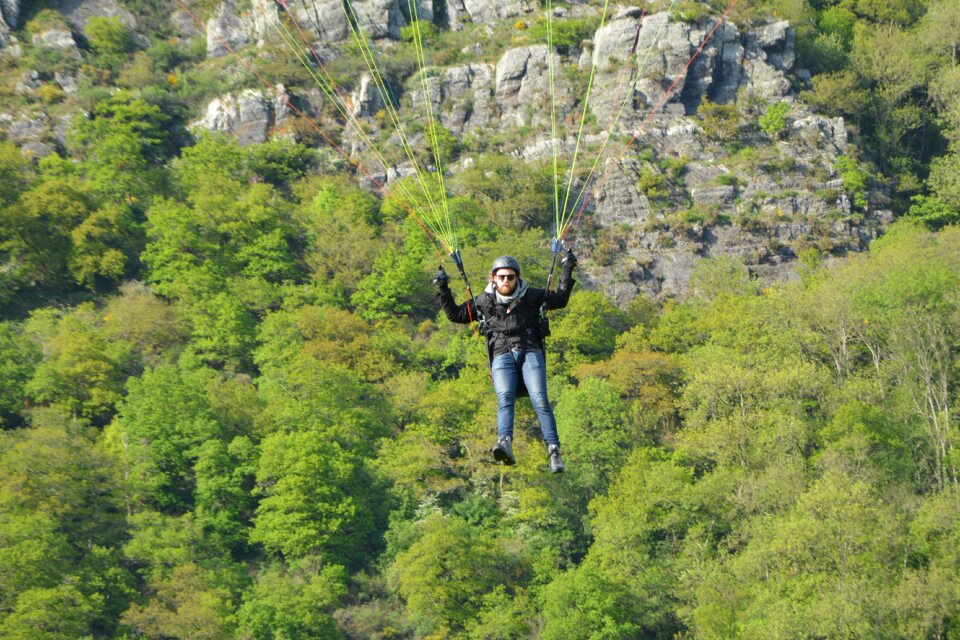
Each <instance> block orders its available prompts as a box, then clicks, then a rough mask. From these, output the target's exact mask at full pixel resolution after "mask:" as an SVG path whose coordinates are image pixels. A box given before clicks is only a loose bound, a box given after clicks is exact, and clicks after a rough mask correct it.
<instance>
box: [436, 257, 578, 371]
mask: <svg viewBox="0 0 960 640" xmlns="http://www.w3.org/2000/svg"><path fill="white" fill-rule="evenodd" d="M575 282H576V281H575V280H574V279H573V278H572V277H569V276H567V274H564V275H563V276H562V277H561V278H560V286H559V287H558V288H557V290H556V291H547V290H546V289H537V288H535V287H528V288H527V291H526V293H525V294H524V296H523V298H522V299H521V300H520V302H519V303H517V304H516V305H515V306H514V307H513V310H512V311H510V312H509V313H508V312H507V305H504V304H499V303H498V302H497V296H496V294H495V293H489V292H487V291H484V292H483V293H481V294H480V295H478V296H477V297H476V298H475V300H467V301H466V302H464V303H463V304H461V305H457V303H456V302H455V301H454V299H453V292H451V291H450V288H449V287H441V288H440V292H439V293H438V294H437V295H438V296H439V297H440V306H441V307H443V312H444V313H445V314H446V315H447V318H448V319H449V320H450V321H451V322H458V323H460V324H468V323H469V322H471V321H475V320H478V319H479V314H478V313H477V310H478V309H479V311H480V312H481V313H482V314H483V319H484V320H485V321H486V338H487V355H488V356H489V358H490V359H491V360H492V359H493V357H494V356H498V355H500V354H502V353H509V352H510V351H511V350H512V349H517V348H519V349H524V350H527V351H531V350H534V349H539V350H542V349H543V339H544V337H545V336H544V335H543V333H542V329H541V324H540V307H541V306H542V305H543V303H544V301H546V303H547V309H548V310H549V309H563V308H564V307H565V306H567V301H568V300H569V299H570V292H571V291H572V290H573V285H574V283H575ZM518 286H519V283H518Z"/></svg>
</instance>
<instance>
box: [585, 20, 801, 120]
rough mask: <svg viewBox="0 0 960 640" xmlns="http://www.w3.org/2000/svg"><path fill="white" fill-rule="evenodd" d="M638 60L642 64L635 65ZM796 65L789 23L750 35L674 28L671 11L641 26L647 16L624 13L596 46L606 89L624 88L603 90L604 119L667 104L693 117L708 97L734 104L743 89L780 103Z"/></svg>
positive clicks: (596, 104) (709, 26) (727, 29)
mask: <svg viewBox="0 0 960 640" xmlns="http://www.w3.org/2000/svg"><path fill="white" fill-rule="evenodd" d="M711 32H712V34H713V35H712V36H711V37H710V40H709V42H707V44H706V46H705V47H703V50H702V51H701V52H700V54H699V55H697V57H696V59H695V60H693V62H692V63H690V64H689V66H688V62H689V61H690V59H691V57H692V56H693V55H694V54H695V53H696V52H697V50H698V49H699V48H700V46H701V44H702V43H703V42H704V40H706V39H707V37H708V36H710V34H711ZM632 58H635V59H636V64H635V65H632V64H630V60H631V59H632ZM795 61H796V54H795V51H794V33H793V30H792V29H790V28H789V26H788V24H787V23H786V22H781V23H777V24H775V25H770V26H768V27H764V28H763V29H761V30H759V32H756V33H753V32H751V33H750V34H747V35H743V34H741V33H740V32H739V30H738V29H737V28H736V26H734V25H732V24H729V23H724V24H721V25H717V24H716V22H707V23H706V24H704V25H702V26H697V25H691V24H687V23H683V22H672V21H671V20H670V18H669V15H668V14H667V13H658V14H654V15H651V16H646V17H643V18H642V20H641V12H640V11H639V10H637V9H631V10H627V11H623V12H621V13H619V14H617V15H615V16H614V17H613V19H611V20H610V21H609V23H608V24H606V25H604V27H603V28H602V29H600V30H599V31H598V32H597V34H596V36H595V39H594V42H593V63H594V64H595V65H596V68H597V73H598V79H597V82H598V84H600V85H601V86H609V87H611V88H612V87H620V88H621V90H620V91H619V92H618V91H612V92H610V93H603V92H599V94H598V96H597V99H595V100H594V101H593V112H594V114H595V115H596V116H597V117H598V118H601V117H609V116H610V114H612V113H616V112H617V110H618V109H619V107H620V105H621V104H628V105H637V106H639V107H640V108H639V109H638V110H639V111H643V110H646V109H650V108H652V107H653V106H655V105H657V104H659V103H660V102H661V101H662V100H664V99H665V100H666V110H667V111H673V112H677V113H685V114H687V115H691V114H693V113H696V111H697V108H698V106H699V105H700V102H701V101H702V100H703V99H704V98H708V99H710V100H711V101H713V102H717V103H728V102H731V101H733V100H734V99H735V98H736V96H737V92H738V91H739V90H740V89H746V90H747V91H748V92H750V93H752V94H754V95H756V96H758V97H759V98H761V99H763V100H767V101H777V100H780V99H782V98H783V97H784V96H786V95H787V94H788V93H789V90H790V83H789V81H788V80H787V78H786V75H785V74H786V73H788V72H790V71H791V70H792V69H793V65H794V63H795ZM674 83H676V86H675V88H674V90H673V91H672V93H670V94H669V95H668V94H667V90H668V89H669V88H670V87H671V86H673V85H674ZM628 120H629V116H628Z"/></svg>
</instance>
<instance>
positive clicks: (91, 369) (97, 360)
mask: <svg viewBox="0 0 960 640" xmlns="http://www.w3.org/2000/svg"><path fill="white" fill-rule="evenodd" d="M101 323H102V318H101V317H99V314H98V312H97V310H96V309H95V308H94V307H93V305H92V304H90V303H84V304H82V305H80V306H79V307H77V308H76V309H74V310H73V311H69V312H66V313H62V312H59V311H57V310H55V309H42V310H40V311H37V312H34V314H33V315H32V317H31V318H30V320H28V321H27V323H26V325H25V331H26V332H27V334H28V335H30V336H31V337H33V338H34V340H35V341H36V342H37V344H38V345H39V346H40V348H41V349H43V351H44V354H45V357H44V359H43V360H42V361H41V362H40V363H39V364H38V365H37V367H36V369H35V370H34V373H33V377H32V378H31V379H30V381H29V382H28V383H27V386H26V391H27V394H28V395H29V397H30V398H32V399H33V400H34V401H35V402H38V403H42V404H48V405H51V406H55V407H59V408H62V409H63V410H65V411H67V412H69V413H70V414H72V415H73V416H75V417H76V418H82V419H85V420H89V421H93V422H95V423H97V424H103V423H104V422H106V421H107V420H109V418H110V416H111V415H112V413H113V411H114V408H115V405H116V403H117V402H118V401H119V400H120V397H121V395H122V390H123V382H124V380H125V379H126V373H127V371H126V369H127V366H128V363H129V361H130V349H129V345H128V344H126V343H124V342H113V341H110V340H108V339H107V338H106V336H104V335H103V333H101V331H100V325H101Z"/></svg>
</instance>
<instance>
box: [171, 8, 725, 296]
mask: <svg viewBox="0 0 960 640" xmlns="http://www.w3.org/2000/svg"><path fill="white" fill-rule="evenodd" d="M274 1H275V2H276V4H277V5H278V7H279V8H280V10H282V12H283V15H285V17H286V19H285V20H279V21H273V22H274V27H275V29H276V31H277V34H278V35H279V37H280V38H281V39H282V40H283V42H284V43H285V45H286V46H287V47H288V48H289V49H290V51H292V52H293V54H294V55H295V56H296V58H297V60H298V61H299V62H300V64H301V65H302V66H303V68H304V69H305V70H306V73H307V74H309V76H310V77H311V78H312V79H313V81H314V82H315V83H316V85H317V86H318V87H319V88H320V90H321V92H322V93H323V95H324V96H325V97H326V98H327V100H329V101H330V103H331V104H332V105H334V107H335V108H336V110H337V112H338V114H339V117H340V118H341V119H342V120H343V121H344V122H345V123H347V125H348V126H349V127H350V128H351V129H352V130H353V131H354V133H355V134H356V136H357V137H358V139H359V140H360V141H361V142H362V143H363V145H364V146H365V147H366V148H367V149H368V150H369V152H370V153H371V154H372V156H373V158H374V159H375V160H376V161H377V162H378V163H379V164H380V165H381V167H382V174H383V175H388V173H389V171H388V162H387V160H386V159H385V158H384V155H383V153H382V151H381V150H380V149H379V148H378V147H377V145H376V144H375V143H374V141H373V140H372V139H371V137H370V134H369V132H368V130H367V128H365V126H364V124H363V122H362V121H361V119H360V117H359V116H358V115H356V113H355V112H354V110H353V109H351V108H350V107H349V106H348V104H349V100H348V98H347V97H346V96H345V95H344V93H343V91H342V90H341V88H340V87H339V86H338V84H337V83H336V82H335V81H334V78H333V76H332V75H331V73H330V72H329V70H328V69H327V67H326V66H325V65H324V63H323V61H322V59H321V57H320V55H318V53H317V51H316V50H315V48H314V46H313V44H312V43H311V40H310V38H309V37H308V35H307V34H306V33H305V32H304V30H303V28H301V26H300V24H299V23H298V22H297V19H296V17H295V15H294V13H293V11H291V10H290V7H289V6H288V0H274ZM676 1H677V0H671V1H670V7H669V8H668V9H667V10H668V11H669V10H670V9H672V8H673V6H674V4H675V3H676ZM176 2H177V4H179V5H180V7H181V9H183V11H184V12H185V13H186V14H187V15H188V16H190V17H191V18H192V19H193V20H194V22H196V23H197V25H198V26H200V27H201V28H203V26H204V24H203V22H202V21H201V20H200V19H199V18H197V17H196V16H195V15H194V14H193V13H191V12H190V10H189V9H188V8H187V7H186V6H184V4H183V3H182V2H181V0H176ZM649 2H650V0H645V2H644V5H643V8H642V10H641V15H640V19H639V21H638V22H637V30H636V34H635V37H634V39H633V44H632V46H631V47H630V51H629V55H627V56H625V57H624V61H623V70H622V71H623V72H621V73H620V74H619V83H618V87H617V89H616V90H615V92H614V94H613V95H619V94H620V93H621V92H622V93H623V98H622V100H620V102H619V104H618V105H617V104H615V105H614V109H613V110H612V113H611V115H610V118H609V122H608V123H607V126H606V128H605V130H604V131H603V132H602V135H603V139H602V143H601V144H600V146H599V149H598V150H597V152H596V153H595V154H594V157H593V161H592V162H591V163H590V164H589V169H588V170H587V172H586V175H585V177H582V178H581V179H580V180H579V183H580V184H579V187H578V188H576V189H575V188H574V184H575V183H576V182H577V181H578V180H577V178H578V176H577V163H578V159H579V156H580V155H581V149H582V144H581V142H582V141H583V133H584V124H585V123H586V122H587V120H588V117H587V116H588V109H589V105H590V96H591V93H592V91H593V85H594V79H595V77H596V70H597V56H596V55H594V56H592V63H591V66H590V72H589V74H588V76H587V82H586V88H585V92H584V98H583V101H582V106H581V108H580V110H579V111H580V113H579V122H578V124H577V130H576V141H575V143H574V145H573V153H572V158H571V159H570V162H569V166H568V167H567V168H565V169H564V170H561V168H560V164H559V163H560V160H559V152H558V147H559V146H560V138H559V134H558V131H557V108H556V99H555V82H554V77H555V69H554V67H555V60H554V58H555V52H554V42H553V37H554V28H553V22H554V8H553V0H545V2H544V11H545V14H546V25H547V29H546V32H547V42H546V45H547V74H548V81H549V95H550V123H551V142H552V150H553V154H552V156H553V196H554V198H553V211H554V233H553V238H552V239H551V241H550V251H551V254H552V255H551V260H550V269H549V273H548V276H547V286H546V288H547V289H548V290H549V289H550V286H551V284H552V279H553V273H554V268H555V266H556V263H557V257H558V256H559V254H560V252H561V251H562V250H563V249H564V248H565V243H566V242H568V241H569V240H570V239H571V238H572V236H573V234H571V231H572V230H573V229H575V227H576V226H577V224H578V223H579V221H580V219H581V217H582V216H583V212H584V209H585V208H586V206H587V202H588V198H589V196H590V194H591V193H597V192H599V191H600V188H601V186H602V185H603V183H604V182H605V180H606V178H607V175H608V172H609V169H610V167H612V166H616V165H617V164H620V162H621V161H622V160H623V158H624V156H625V155H626V154H627V153H628V152H629V150H630V148H631V147H632V146H633V144H634V142H636V140H637V138H638V137H639V136H640V135H641V134H643V132H644V130H645V129H646V127H647V125H648V124H649V123H650V121H651V119H652V118H653V116H654V115H655V114H656V113H657V112H658V111H659V110H660V109H661V108H662V107H663V105H664V104H666V102H667V101H668V100H669V98H670V96H671V95H672V94H673V92H674V90H675V89H676V88H677V85H678V84H679V82H680V81H681V80H682V79H683V78H684V77H685V76H686V73H687V71H688V70H689V68H690V66H691V65H692V64H693V63H694V61H695V60H696V59H697V58H698V57H699V56H700V54H701V53H702V52H703V50H704V48H705V47H706V46H707V43H709V42H710V40H711V39H712V38H713V36H714V34H715V33H716V31H717V29H718V28H719V27H720V25H721V24H723V22H724V21H725V20H726V18H727V16H728V15H729V13H730V12H731V11H732V10H733V8H734V6H735V5H736V4H737V2H738V0H731V2H730V4H729V5H728V6H727V8H726V10H725V11H724V12H723V14H722V16H721V17H720V18H719V19H718V20H717V21H716V23H715V24H714V26H713V27H712V29H710V31H709V32H707V34H706V35H705V36H704V38H703V40H702V41H701V43H700V46H699V47H698V48H697V49H696V51H695V52H694V53H693V54H692V55H691V56H690V58H689V59H688V60H687V62H686V64H685V65H684V66H683V68H682V69H681V70H680V71H679V72H678V73H677V75H676V76H675V77H674V79H673V81H672V82H671V84H670V85H669V86H668V87H667V89H665V90H664V91H663V94H662V96H661V97H660V99H659V101H658V102H657V103H656V104H655V105H653V107H652V108H650V110H649V111H648V113H647V114H646V117H645V118H644V119H643V121H642V123H641V124H640V126H639V127H638V128H637V129H636V130H634V131H633V132H632V135H631V136H630V138H629V140H628V141H626V142H625V143H623V145H622V150H621V152H620V153H619V155H617V156H613V154H609V155H608V154H607V150H608V145H609V143H610V141H611V140H612V139H613V138H614V135H613V134H614V131H615V130H616V127H617V124H618V123H619V122H620V119H621V116H622V115H623V113H624V110H625V108H626V106H627V105H628V104H629V103H630V101H631V97H632V95H633V91H634V88H635V86H636V83H637V82H638V81H639V80H640V78H641V77H642V75H643V70H644V68H645V66H646V64H647V61H648V60H649V58H650V55H651V53H652V52H653V51H654V49H655V47H656V45H657V43H658V42H659V40H660V36H661V35H662V33H663V30H664V28H665V27H666V25H667V21H662V22H660V27H659V29H658V31H657V33H656V34H655V35H654V37H653V38H652V39H650V42H649V44H648V45H647V47H646V50H645V51H643V52H637V50H636V49H637V45H638V42H639V40H640V38H639V36H640V28H641V25H642V23H643V19H644V17H645V16H646V15H647V8H648V6H649ZM609 4H610V0H604V4H603V10H602V14H601V18H600V25H599V27H598V30H600V29H603V27H604V25H605V24H606V21H607V16H608V8H609ZM340 6H341V8H342V9H343V12H344V16H345V18H346V21H347V24H348V25H349V27H350V31H351V34H352V36H353V40H354V43H355V45H356V47H357V50H358V51H359V52H360V54H361V55H362V57H363V60H364V63H365V64H366V67H367V70H368V72H369V78H370V80H371V81H372V83H373V85H374V86H375V87H376V90H377V93H378V94H379V98H380V102H381V104H383V111H384V113H385V115H386V118H387V119H389V122H390V124H391V125H392V126H393V129H394V130H395V132H396V134H397V138H398V139H399V140H400V146H401V148H402V151H403V153H404V154H405V155H406V157H407V159H408V161H409V163H410V166H411V168H412V172H413V177H414V180H412V181H406V180H394V181H391V182H390V183H389V184H383V182H386V181H385V180H384V181H383V182H381V181H379V180H377V179H376V178H375V177H374V176H373V174H372V173H371V172H370V171H369V170H368V169H367V168H366V167H364V166H363V165H362V164H361V163H360V162H359V161H358V160H356V159H355V158H354V157H352V156H351V154H350V153H348V152H347V151H346V150H344V149H343V147H342V146H341V145H340V144H338V143H337V142H336V141H335V140H334V139H332V138H331V137H330V136H328V135H327V134H326V133H325V132H324V131H323V130H322V129H321V128H320V126H319V125H318V124H317V123H316V122H315V121H314V120H313V119H312V118H310V117H309V116H308V115H307V114H305V113H304V112H303V111H302V110H301V109H299V108H297V106H296V105H294V104H293V103H292V102H291V101H290V100H289V98H286V99H285V102H286V106H287V108H289V109H290V110H291V111H292V112H293V113H295V114H296V115H297V116H298V117H299V118H301V119H302V120H303V121H305V122H306V123H307V124H308V125H309V126H310V127H311V128H312V129H313V130H314V131H315V132H317V134H319V135H320V137H322V138H323V139H324V140H325V141H326V142H327V143H328V144H329V145H330V146H331V147H332V148H333V149H334V150H336V151H337V152H338V153H340V154H341V155H343V157H344V158H346V160H347V161H348V162H349V163H350V164H351V165H352V166H353V167H354V168H355V169H356V170H357V171H358V172H359V173H361V174H363V175H364V176H365V177H366V178H367V179H369V180H370V182H371V183H372V184H373V185H374V186H375V187H376V188H377V189H378V190H380V192H381V194H382V195H387V194H388V193H390V192H391V191H392V190H396V191H397V192H398V195H399V196H400V198H399V201H400V203H401V204H400V206H401V207H403V209H404V210H405V211H406V212H407V213H408V214H409V215H410V216H411V217H412V218H413V219H414V220H416V221H417V223H419V225H420V226H421V227H422V228H423V230H424V232H425V233H426V234H427V235H428V236H429V238H430V239H431V241H432V242H433V244H434V247H435V248H436V250H437V252H438V253H440V254H441V259H442V258H443V254H446V255H448V256H450V258H451V259H452V260H453V262H454V264H455V265H456V266H457V269H458V271H459V273H460V276H461V278H462V279H463V281H464V284H465V285H466V289H467V294H468V296H469V297H470V298H473V291H472V289H471V287H470V281H469V279H468V278H467V274H466V271H465V269H464V266H463V259H462V258H461V255H460V246H459V244H458V242H457V235H456V224H455V218H454V217H453V216H451V213H450V208H449V205H448V201H447V190H446V185H445V183H444V167H443V162H442V157H441V145H440V141H439V126H438V120H439V115H438V114H436V113H435V112H434V109H435V107H434V105H433V104H432V102H431V99H430V96H431V94H430V91H429V87H428V77H429V74H428V73H427V58H426V48H425V46H424V34H423V30H422V25H423V22H422V21H421V19H420V6H419V0H407V6H408V11H409V16H410V27H411V32H412V42H413V45H414V48H415V51H416V59H417V65H418V69H419V71H418V76H419V80H420V83H421V94H422V98H423V106H424V113H425V114H426V123H425V125H426V126H425V127H424V131H425V135H426V138H427V140H426V141H427V145H428V147H429V148H430V150H431V151H432V152H433V166H432V167H424V166H422V163H421V161H420V160H418V157H417V154H416V153H415V152H414V149H413V146H412V145H411V143H410V138H409V136H408V135H407V132H406V130H405V129H404V126H403V124H402V122H401V120H400V115H399V113H398V111H397V103H396V100H395V99H394V98H393V96H392V95H391V92H390V91H389V89H388V87H387V83H386V81H385V79H384V76H383V74H382V73H381V70H380V65H379V64H378V62H377V57H376V56H375V55H374V51H373V48H372V47H371V44H370V41H369V39H368V38H367V36H366V35H365V34H364V33H363V30H362V29H361V28H360V23H361V21H360V19H359V16H358V15H357V13H356V10H355V9H354V7H353V5H352V4H351V3H350V0H340ZM222 44H223V46H224V47H225V48H226V50H227V51H229V52H230V53H231V54H232V55H233V56H234V57H235V58H236V59H237V60H238V61H239V62H240V63H241V64H243V65H244V66H245V67H246V68H247V70H248V71H250V72H251V73H252V74H253V75H254V76H255V77H256V78H257V79H258V80H259V81H260V82H261V83H262V84H263V85H264V87H265V88H266V89H267V91H276V89H275V87H274V84H272V83H271V82H270V81H269V80H268V79H267V78H265V77H264V76H263V75H262V74H261V73H260V72H259V71H258V70H257V69H256V68H254V67H253V65H252V64H250V63H249V61H247V60H246V59H244V58H243V57H242V56H241V55H240V54H239V53H238V52H237V51H236V50H235V49H234V48H233V47H232V46H231V45H230V44H229V43H227V42H223V43H222ZM634 61H637V64H636V66H635V67H634V66H633V65H632V63H633V62H634ZM631 70H632V71H631ZM631 74H632V75H633V80H632V81H631V82H629V83H627V81H626V80H627V78H628V77H629V75H631ZM624 85H626V86H627V89H626V90H625V91H624V90H623V87H624ZM628 133H629V132H628ZM623 139H626V135H624V136H623ZM604 157H607V158H608V159H614V161H613V162H608V163H607V164H606V168H605V169H604V171H603V173H602V174H601V175H600V176H599V177H598V176H597V169H598V167H599V166H600V162H601V160H602V159H603V158H604ZM561 174H564V175H562V176H561ZM561 182H562V184H561ZM574 192H576V193H574ZM561 194H562V195H561Z"/></svg>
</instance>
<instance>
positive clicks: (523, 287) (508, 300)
mask: <svg viewBox="0 0 960 640" xmlns="http://www.w3.org/2000/svg"><path fill="white" fill-rule="evenodd" d="M528 286H529V285H527V281H526V280H520V282H519V283H518V284H517V288H516V289H514V290H513V295H512V296H505V295H503V294H501V293H500V292H499V291H498V290H497V285H496V283H494V282H489V283H487V293H493V294H496V296H497V302H498V303H500V304H506V305H509V306H510V308H509V309H507V313H510V312H511V311H513V308H514V307H515V306H517V303H518V302H520V298H522V297H523V295H524V294H525V293H526V292H527V287H528Z"/></svg>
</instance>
